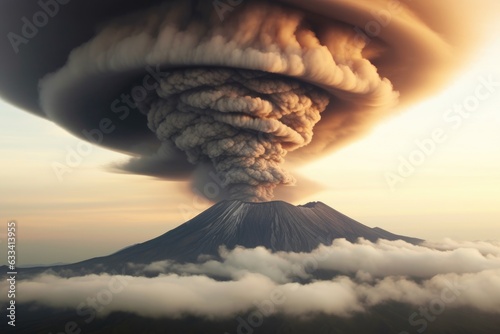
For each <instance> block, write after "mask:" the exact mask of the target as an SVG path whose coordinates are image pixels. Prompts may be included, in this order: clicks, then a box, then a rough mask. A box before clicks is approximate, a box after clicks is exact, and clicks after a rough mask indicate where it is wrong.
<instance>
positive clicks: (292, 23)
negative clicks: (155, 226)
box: [41, 1, 398, 201]
mask: <svg viewBox="0 0 500 334" xmlns="http://www.w3.org/2000/svg"><path fill="white" fill-rule="evenodd" d="M240 7H241V8H240ZM240 7H239V8H238V10H237V11H234V13H232V14H231V15H230V16H229V17H228V18H227V19H226V20H224V21H223V22H221V21H220V20H219V19H218V18H217V15H216V13H215V12H214V11H213V10H207V8H206V6H200V7H197V6H195V5H194V3H193V2H186V1H182V2H181V1H171V2H167V3H165V4H163V5H161V6H158V7H155V8H152V9H150V10H146V11H144V12H143V13H139V14H134V15H131V16H129V17H126V18H122V19H119V20H116V21H115V22H112V23H109V24H108V25H106V26H105V27H104V28H103V29H102V30H101V31H100V32H99V33H98V34H97V35H96V36H95V37H94V38H93V39H92V40H90V41H89V42H88V43H86V44H84V45H82V46H81V47H79V48H77V49H75V50H74V51H73V52H72V53H71V55H70V57H69V61H68V63H67V64H66V65H65V66H64V67H63V68H61V69H60V70H59V71H57V72H56V73H54V74H52V75H50V76H48V77H47V78H46V79H44V80H43V81H42V83H41V104H42V107H43V109H44V110H45V111H46V113H47V114H48V115H49V116H51V117H53V118H54V119H57V118H60V116H61V114H60V113H61V112H62V110H63V109H66V108H68V107H69V106H68V105H66V104H65V103H66V101H67V100H68V99H67V97H65V98H62V96H61V95H65V96H67V95H73V96H74V95H75V91H77V90H82V91H88V90H89V89H92V88H89V83H90V82H91V81H92V77H94V76H95V77H98V76H101V75H103V74H106V73H116V72H126V71H130V70H132V69H133V68H137V67H142V68H145V67H147V66H161V67H162V68H164V72H163V73H162V75H161V78H157V79H159V80H158V81H159V87H157V88H156V89H155V91H154V92H152V94H149V95H148V97H147V98H145V97H144V96H135V98H136V102H137V105H140V106H141V107H142V108H141V109H142V111H143V112H144V113H145V114H147V118H148V121H147V122H148V125H149V128H150V129H151V130H153V132H154V133H155V134H156V137H157V139H158V143H159V144H160V145H162V147H161V148H160V149H161V151H162V154H163V156H162V157H163V159H157V158H151V157H148V156H147V154H143V155H144V168H142V169H143V170H144V172H145V173H151V172H152V171H153V172H154V171H156V170H158V169H160V170H161V168H156V169H155V168H152V166H151V164H152V163H160V164H161V163H163V164H164V170H165V172H164V173H163V175H164V176H167V177H169V176H170V177H173V178H177V177H179V175H181V174H182V173H185V172H186V169H185V168H184V167H182V168H183V170H182V171H181V172H179V171H178V170H177V169H179V168H181V167H180V166H184V165H183V164H182V163H177V162H176V161H175V160H177V159H179V157H178V156H179V155H178V154H177V153H178V151H182V152H184V153H185V158H181V159H184V160H188V161H189V162H190V163H192V164H193V165H196V164H199V163H202V162H205V161H206V160H209V161H211V162H212V163H213V166H214V169H215V170H216V172H217V173H218V174H219V175H220V177H221V178H222V179H224V180H225V181H226V182H227V184H228V189H227V190H228V194H229V197H231V198H233V199H241V200H246V201H264V200H269V199H271V198H273V190H274V188H275V187H276V186H278V185H291V184H293V183H294V181H293V180H294V179H293V177H292V176H291V175H290V174H289V173H288V172H286V171H285V169H284V168H283V167H282V164H283V161H284V156H285V155H286V154H287V152H289V151H296V152H297V155H296V157H299V156H304V155H303V154H299V153H298V152H302V153H305V152H307V151H310V152H314V153H313V154H314V155H316V154H317V153H318V152H319V151H321V150H323V149H324V148H325V147H328V146H331V145H336V144H338V143H339V142H341V141H343V140H344V139H345V138H347V137H349V136H351V134H353V133H354V132H357V131H358V130H359V129H361V128H363V127H365V126H364V125H363V124H368V123H370V122H371V121H372V120H373V119H375V118H378V117H379V116H380V117H381V116H382V115H386V114H387V113H388V112H389V111H390V110H391V108H393V107H394V106H395V105H396V102H397V99H398V93H397V92H395V91H394V89H393V86H392V84H391V82H390V81H389V80H388V79H387V78H384V77H382V76H380V75H379V73H378V71H377V68H376V67H375V66H374V65H373V64H372V63H371V62H370V60H369V59H368V58H366V57H365V56H364V52H365V51H367V53H368V54H370V52H368V50H369V49H371V48H372V46H371V45H368V44H367V43H366V42H364V41H363V40H362V39H359V38H357V35H356V31H354V30H353V29H352V27H350V26H349V25H346V24H345V23H342V22H337V21H329V22H328V21H325V22H323V21H321V23H319V21H318V22H316V21H315V20H313V19H312V18H311V16H310V15H308V14H307V13H305V12H303V11H300V10H298V9H294V8H292V7H288V6H284V5H280V4H276V3H266V2H261V1H247V2H245V3H244V4H243V5H241V6H240ZM173 68H177V69H175V70H174V69H173ZM214 68H216V69H214ZM121 85H123V83H122V84H121ZM69 87H71V92H70V91H68V90H69V89H70V88H69ZM65 91H66V92H67V94H65ZM78 94H79V93H76V95H78ZM329 101H331V103H330V104H329V103H328V102H329ZM327 105H330V106H331V107H328V108H327ZM323 110H325V112H324V113H323V114H324V115H325V116H324V117H322V120H321V121H320V113H322V112H323ZM318 122H319V124H321V123H323V126H322V127H320V128H319V130H314V131H313V127H314V125H315V124H316V123H318ZM144 127H146V121H145V122H144ZM318 132H319V133H318ZM315 138H316V139H315ZM167 142H168V143H170V144H172V143H173V144H174V145H173V146H174V147H175V148H176V149H177V152H175V150H173V151H172V150H170V151H172V153H171V154H167V156H165V152H166V151H169V150H165V149H164V147H163V146H164V145H168V144H166V143H167ZM309 144H312V145H313V146H311V148H310V149H307V148H308V147H309ZM158 156H161V155H157V156H155V157H158ZM141 159H142V158H141ZM293 160H294V159H293V158H292V161H293ZM295 160H296V159H295ZM176 165H177V166H179V168H175V166H176ZM124 168H125V169H127V168H128V169H130V170H133V171H135V172H141V163H140V161H137V159H136V160H134V161H132V163H131V165H130V166H125V167H124ZM195 168H196V167H194V166H193V169H192V170H194V169H195Z"/></svg>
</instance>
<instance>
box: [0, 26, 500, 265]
mask: <svg viewBox="0 0 500 334" xmlns="http://www.w3.org/2000/svg"><path fill="white" fill-rule="evenodd" d="M499 30H500V29H499V27H498V26H495V29H494V30H493V31H492V36H493V35H495V34H496V35H498V34H497V33H495V32H498V31H499ZM499 59H500V40H498V37H497V38H496V40H492V41H491V43H490V44H489V45H487V46H485V47H484V48H483V49H481V50H478V54H477V56H476V58H474V59H473V61H471V63H470V65H469V67H467V68H465V69H464V70H463V71H462V72H459V73H458V74H457V76H456V77H455V78H454V80H451V81H450V82H449V84H448V85H447V86H446V87H445V88H444V89H443V90H441V91H439V92H437V93H436V94H435V95H434V96H431V97H429V98H428V99H426V100H424V101H422V102H421V103H419V104H417V105H414V106H412V107H411V108H408V109H406V110H402V111H401V112H400V113H399V114H397V115H396V116H394V117H392V118H391V119H389V120H387V121H386V122H384V123H382V124H381V125H379V126H378V127H376V128H375V129H374V131H372V132H371V133H370V134H369V135H367V136H365V137H363V138H362V139H361V140H358V141H357V142H355V143H354V144H351V145H349V146H346V147H344V148H343V149H342V150H340V151H337V152H334V153H332V154H330V155H329V156H327V157H325V158H323V159H320V160H316V161H313V162H311V163H310V164H309V165H306V166H303V167H302V168H300V169H299V170H298V171H296V172H295V173H297V172H298V173H300V174H301V175H302V176H304V177H306V178H308V179H310V180H313V181H315V182H318V183H320V184H322V185H323V186H324V187H325V190H324V191H323V192H320V193H316V194H314V195H312V196H309V197H307V198H304V199H302V200H300V201H298V202H297V203H294V204H301V203H302V204H304V203H307V202H309V201H322V202H325V203H326V204H328V205H330V206H332V207H333V208H335V209H337V210H338V211H340V212H342V213H344V214H346V215H348V216H350V217H352V218H354V219H356V220H358V221H360V222H361V223H363V224H365V225H368V226H371V227H375V226H378V227H381V228H384V229H387V230H389V231H391V232H394V233H400V234H406V235H409V236H414V237H420V238H425V239H432V240H438V239H442V238H445V237H450V238H454V239H458V240H479V239H481V240H491V239H495V240H498V239H500V224H499V223H500V131H499V129H500V66H499V63H498V60H499ZM479 78H483V79H485V80H493V81H496V82H497V83H499V84H498V85H497V86H496V87H494V88H493V89H494V91H493V92H492V93H491V94H483V95H488V97H487V98H482V99H481V100H480V101H479V105H478V106H477V107H476V106H472V105H471V107H470V109H473V111H471V112H470V115H469V116H468V117H467V118H465V117H462V116H460V118H457V115H458V114H447V111H448V110H449V109H450V108H454V105H456V104H463V103H467V102H470V101H472V100H471V99H470V97H472V96H474V94H475V93H476V89H478V87H479V86H481V85H482V81H481V79H479ZM481 92H483V93H485V92H487V91H485V90H484V88H483V89H482V90H481ZM0 110H1V113H0V120H1V121H0V131H1V135H0V163H1V167H0V180H1V183H0V221H3V222H4V224H5V225H4V226H5V228H2V230H1V234H0V235H1V236H2V241H5V230H6V226H7V222H8V221H9V220H16V221H17V222H18V232H19V234H18V252H19V253H18V263H19V264H21V265H22V264H40V263H46V264H48V263H56V262H74V261H78V260H84V259H87V258H89V257H93V256H102V255H107V254H109V253H111V252H114V251H116V250H118V249H120V248H122V247H125V246H128V245H130V244H134V243H139V242H143V241H146V240H148V239H151V238H153V237H156V236H158V235H160V234H162V233H164V232H166V231H168V230H170V229H172V228H174V227H175V226H178V225H179V224H181V223H183V222H184V221H186V220H187V219H188V218H189V217H192V216H194V215H195V214H197V213H200V212H201V211H202V210H203V209H205V208H207V207H208V206H209V204H208V203H202V202H200V201H199V200H198V198H197V197H196V196H194V195H191V194H188V193H187V192H186V191H185V188H186V187H187V185H186V184H180V183H176V182H167V181H161V180H157V179H154V178H149V177H143V176H136V175H125V174H115V173H112V172H110V171H108V170H107V169H106V166H109V165H110V164H111V163H114V162H116V161H121V160H124V159H126V158H127V156H125V155H122V154H119V153H116V152H112V151H109V150H106V149H102V148H98V147H94V148H93V150H92V152H91V153H90V154H89V155H87V156H85V157H83V159H82V161H81V164H79V165H78V166H76V167H74V168H72V172H71V173H67V174H65V175H64V176H63V179H62V181H60V180H58V178H57V175H56V174H55V173H54V171H53V169H52V164H53V163H54V162H60V163H64V162H65V159H66V156H67V154H68V152H70V150H71V149H76V147H77V146H78V144H79V143H81V141H80V140H79V139H77V138H76V137H74V136H72V135H70V134H69V133H67V132H66V131H65V130H63V129H61V128H59V127H58V126H57V125H55V124H53V123H51V122H49V121H46V120H43V119H41V118H38V117H35V116H33V115H31V114H28V113H26V112H23V111H21V110H17V109H16V108H14V107H12V106H9V105H8V104H6V103H4V102H1V101H0ZM446 115H447V116H446ZM445 117H447V118H446V119H445ZM451 117H454V118H451ZM435 131H441V135H440V139H443V138H444V139H445V140H444V141H441V142H439V143H437V144H436V145H435V149H434V150H433V152H431V153H430V154H429V155H426V156H425V157H424V158H423V160H422V163H420V162H419V165H418V166H415V167H414V171H413V173H412V175H409V176H408V177H405V178H404V182H397V183H396V184H395V185H394V187H393V189H391V187H390V186H389V184H388V183H387V181H386V176H387V173H393V174H392V175H393V176H394V175H397V173H398V172H397V170H398V167H399V166H400V162H399V158H400V157H402V158H404V159H410V157H413V158H414V159H418V158H422V156H420V153H418V152H416V151H418V150H419V148H418V146H417V144H416V143H415V141H420V142H422V141H425V140H427V139H429V138H432V134H433V133H434V132H435ZM399 180H400V181H401V179H399ZM3 251H4V250H3V249H2V252H3ZM4 262H5V260H4V258H2V263H4Z"/></svg>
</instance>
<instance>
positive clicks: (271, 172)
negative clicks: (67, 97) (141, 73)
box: [136, 67, 330, 201]
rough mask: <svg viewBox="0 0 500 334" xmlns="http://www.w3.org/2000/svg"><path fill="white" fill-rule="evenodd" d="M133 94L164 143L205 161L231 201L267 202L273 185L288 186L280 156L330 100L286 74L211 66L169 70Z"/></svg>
mask: <svg viewBox="0 0 500 334" xmlns="http://www.w3.org/2000/svg"><path fill="white" fill-rule="evenodd" d="M138 98H139V99H138V100H136V103H137V105H138V107H139V109H140V110H141V111H142V113H143V114H145V115H147V118H148V127H149V128H150V129H151V131H153V132H154V133H155V134H156V136H157V138H158V139H159V140H160V141H161V142H162V145H163V146H165V145H166V146H168V147H176V148H177V149H179V150H181V151H183V152H185V153H186V155H187V158H188V161H189V162H191V163H193V164H199V163H201V162H204V161H210V162H211V163H212V164H213V167H214V168H215V170H216V171H217V173H219V177H220V178H221V179H222V180H223V182H224V184H225V185H226V187H227V188H228V191H229V194H230V196H231V198H232V199H239V200H244V201H266V200H270V199H272V198H273V190H274V188H275V187H276V186H277V185H281V184H283V185H285V184H293V183H294V179H293V178H292V177H291V176H290V175H289V174H288V173H287V172H286V171H285V170H284V169H283V168H282V167H281V165H282V163H283V161H284V157H285V155H286V154H287V153H288V151H293V150H296V149H298V148H300V147H303V146H305V145H307V144H309V143H310V141H311V139H312V136H313V127H314V125H316V123H317V122H318V121H319V120H320V119H321V116H320V114H321V112H323V111H324V110H325V108H326V106H327V105H328V103H329V100H330V98H329V94H328V93H326V92H324V91H323V90H321V89H320V88H317V87H315V86H313V85H310V84H306V83H303V82H300V81H298V80H294V79H292V78H289V77H284V76H280V75H276V74H272V73H266V72H261V71H249V70H242V69H230V68H213V67H212V68H184V69H175V70H172V71H169V72H168V73H165V74H164V77H163V78H162V80H161V81H160V84H159V86H158V88H157V89H156V90H155V91H152V92H150V93H149V95H148V96H146V97H145V96H140V97H138ZM160 152H161V151H160Z"/></svg>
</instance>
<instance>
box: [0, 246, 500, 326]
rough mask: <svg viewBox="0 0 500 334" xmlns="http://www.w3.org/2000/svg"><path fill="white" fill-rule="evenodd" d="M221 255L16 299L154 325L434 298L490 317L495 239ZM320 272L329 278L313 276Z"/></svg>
mask: <svg viewBox="0 0 500 334" xmlns="http://www.w3.org/2000/svg"><path fill="white" fill-rule="evenodd" d="M221 255H222V260H221V261H215V260H207V261H205V262H202V263H196V264H178V263H173V262H168V261H162V262H156V263H151V264H142V265H141V264H129V267H130V268H135V270H137V274H144V273H160V274H159V276H157V277H153V278H148V277H144V276H125V275H108V274H105V275H87V276H80V277H72V278H62V277H58V276H55V275H53V274H47V273H46V274H43V275H40V276H37V277H35V278H33V279H30V280H23V281H19V282H18V285H17V288H18V291H19V294H18V296H17V302H18V303H33V302H34V303H38V304H41V305H46V306H49V307H53V308H75V309H77V310H80V311H82V310H83V309H84V308H87V307H90V305H91V304H90V303H88V302H87V300H88V299H89V298H94V299H96V298H97V301H99V300H100V299H102V301H101V302H100V304H99V309H98V311H99V313H98V314H99V316H105V315H107V314H110V313H112V312H116V311H123V312H130V313H133V314H137V315H140V316H145V317H155V318H160V317H169V318H182V317H184V316H198V317H204V318H208V319H225V318H230V317H234V316H238V315H239V314H243V313H245V312H249V311H252V310H254V309H260V308H264V309H265V310H266V312H267V313H268V314H266V316H268V315H272V314H284V315H291V316H307V315H310V314H318V313H320V314H328V315H336V316H349V315H352V314H353V313H357V312H366V311H368V310H369V309H370V308H371V307H374V306H377V305H380V304H383V303H387V302H398V303H404V304H409V305H414V306H415V307H417V306H419V305H427V304H429V303H431V302H432V301H435V300H440V301H441V302H442V303H446V307H447V308H448V307H449V308H457V307H471V308H474V309H477V310H480V311H485V312H490V313H498V314H500V244H499V243H496V242H456V241H452V240H444V241H442V242H440V243H435V242H433V243H426V244H424V245H421V246H415V245H411V244H408V243H405V242H402V241H380V242H378V243H371V242H368V241H364V240H360V241H359V242H358V243H355V244H353V243H349V242H347V241H345V240H336V241H335V242H334V243H333V244H332V245H331V246H329V247H326V246H321V247H319V248H318V249H316V250H314V251H313V252H311V253H283V252H280V253H274V254H273V253H270V252H269V251H267V250H265V249H263V248H256V249H235V250H233V251H227V250H224V249H223V250H222V251H221ZM324 271H331V272H335V275H334V276H333V277H330V278H321V279H320V278H319V277H320V276H321V277H323V276H324V275H322V274H320V273H322V272H324ZM214 277H217V278H218V279H216V278H214ZM0 287H1V288H5V287H6V283H3V282H2V284H1V285H0ZM118 287H120V288H119V289H118ZM103 301H105V302H103ZM264 306H265V307H264Z"/></svg>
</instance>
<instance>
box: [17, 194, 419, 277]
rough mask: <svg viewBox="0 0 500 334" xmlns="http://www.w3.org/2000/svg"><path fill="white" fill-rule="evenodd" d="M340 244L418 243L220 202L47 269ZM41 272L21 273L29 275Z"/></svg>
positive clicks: (336, 216) (290, 209)
mask: <svg viewBox="0 0 500 334" xmlns="http://www.w3.org/2000/svg"><path fill="white" fill-rule="evenodd" d="M340 238H344V239H346V240H348V241H350V242H356V241H357V239H359V238H364V239H366V240H369V241H372V242H374V241H377V240H379V239H385V240H404V241H406V242H409V243H413V244H418V243H420V242H421V241H422V240H420V239H417V238H411V237H405V236H400V235H396V234H393V233H390V232H388V231H385V230H383V229H380V228H370V227H368V226H365V225H363V224H361V223H359V222H357V221H355V220H353V219H351V218H349V217H347V216H345V215H343V214H342V213H340V212H338V211H336V210H334V209H332V208H330V207H329V206H327V205H325V204H323V203H321V202H312V203H308V204H305V205H299V206H294V205H291V204H289V203H286V202H282V201H273V202H263V203H251V202H242V201H237V200H234V201H222V202H219V203H217V204H215V205H214V206H212V207H211V208H209V209H208V210H206V211H204V212H202V213H201V214H199V215H198V216H196V217H194V218H193V219H191V220H189V221H188V222H186V223H184V224H182V225H180V226H179V227H177V228H175V229H173V230H171V231H168V232H167V233H165V234H163V235H161V236H159V237H157V238H155V239H152V240H149V241H146V242H143V243H140V244H136V245H133V246H130V247H127V248H125V249H122V250H120V251H118V252H116V253H114V254H111V255H109V256H104V257H98V258H93V259H90V260H86V261H83V262H79V263H75V264H70V265H64V266H57V267H52V268H51V269H52V270H54V271H55V272H57V273H58V274H60V275H66V274H67V273H70V274H69V275H70V276H71V275H74V274H88V273H101V272H111V271H116V270H123V268H125V267H126V265H127V263H143V264H149V263H152V262H156V261H163V260H172V261H175V262H197V261H198V260H199V258H200V256H204V257H205V258H206V256H209V257H215V258H218V257H219V251H220V248H221V247H222V246H224V247H226V248H228V249H234V248H235V247H237V246H241V247H245V248H255V247H259V246H261V247H265V248H267V249H269V250H271V251H272V252H279V251H284V252H296V253H299V252H311V251H312V250H314V249H315V248H317V247H318V246H320V245H322V244H323V245H330V244H331V243H332V241H333V240H335V239H340ZM40 269H47V268H34V269H25V270H24V272H26V273H28V274H31V273H33V271H35V272H39V271H40Z"/></svg>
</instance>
